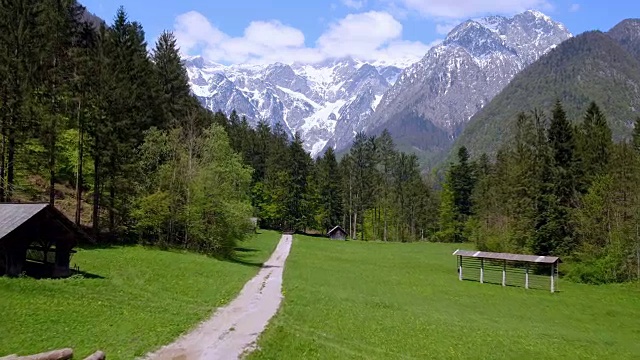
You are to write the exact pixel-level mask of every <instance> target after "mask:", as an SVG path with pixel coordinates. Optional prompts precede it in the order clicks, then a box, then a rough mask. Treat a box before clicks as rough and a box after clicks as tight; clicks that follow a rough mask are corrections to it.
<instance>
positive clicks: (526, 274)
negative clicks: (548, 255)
mask: <svg viewBox="0 0 640 360" xmlns="http://www.w3.org/2000/svg"><path fill="white" fill-rule="evenodd" d="M524 288H525V289H528V288H529V263H527V264H526V266H525V268H524Z"/></svg>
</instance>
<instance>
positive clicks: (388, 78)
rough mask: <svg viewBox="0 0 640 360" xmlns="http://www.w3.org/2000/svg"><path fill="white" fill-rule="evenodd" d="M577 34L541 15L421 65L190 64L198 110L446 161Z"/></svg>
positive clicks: (479, 35) (451, 46)
mask: <svg viewBox="0 0 640 360" xmlns="http://www.w3.org/2000/svg"><path fill="white" fill-rule="evenodd" d="M571 36H572V35H571V33H570V32H569V31H568V30H567V29H566V27H565V26H564V25H562V24H560V23H558V22H555V21H553V20H552V19H551V18H549V17H548V16H546V15H544V14H542V13H540V12H537V11H532V10H530V11H526V12H524V13H521V14H518V15H515V16H514V17H511V18H507V17H502V16H491V17H486V18H481V19H475V20H468V21H466V22H464V23H462V24H460V25H458V26H457V27H455V28H454V29H453V30H452V31H451V32H450V33H449V34H448V35H447V37H446V39H445V40H444V41H443V42H442V43H441V44H440V45H437V46H435V47H433V48H431V49H430V50H429V51H428V52H427V54H425V56H424V57H423V58H422V59H421V60H420V61H418V62H417V63H414V64H403V63H398V64H388V63H387V64H381V63H371V62H365V61H360V60H357V59H352V58H343V59H332V60H326V61H324V62H320V63H315V64H299V63H294V64H290V65H289V64H281V63H277V64H268V65H221V64H215V63H212V62H208V61H206V60H204V59H203V58H201V57H190V58H187V59H185V65H186V67H187V72H188V74H189V78H190V82H191V87H192V90H193V92H194V94H195V95H196V96H197V97H198V98H199V99H200V101H201V103H202V104H203V105H204V106H205V107H207V108H209V109H211V110H214V111H215V110H222V111H224V112H226V113H229V112H231V111H232V110H234V109H235V110H236V111H237V112H238V113H239V114H241V115H244V116H246V117H247V119H248V121H249V123H250V124H253V125H255V124H257V123H258V122H259V121H266V122H268V123H269V124H270V125H272V126H273V125H275V124H276V123H281V124H282V125H283V126H284V128H285V129H286V130H287V131H288V132H289V133H290V134H293V133H295V132H299V133H300V134H301V136H302V138H303V140H304V141H305V146H306V147H307V150H308V151H310V152H311V153H312V155H318V154H319V153H321V152H322V151H323V150H324V149H326V148H327V147H329V146H330V147H333V148H335V149H337V150H341V149H346V148H348V147H349V146H350V144H351V142H352V140H353V138H354V136H355V134H356V133H357V132H361V131H364V132H367V133H370V134H376V133H379V132H381V131H382V129H385V128H386V129H389V131H390V132H391V134H392V136H393V137H394V139H395V140H396V142H397V143H399V145H400V146H401V147H406V148H410V149H412V150H414V151H417V152H422V153H424V157H434V156H439V155H440V156H441V155H442V154H444V153H445V152H446V151H447V150H448V149H449V148H450V147H451V145H452V144H453V141H454V139H455V138H456V137H457V135H458V134H460V133H461V131H462V129H463V128H464V125H465V124H466V123H467V122H468V121H469V119H470V118H471V117H472V116H473V115H474V114H475V113H477V112H478V111H479V110H480V109H482V108H483V107H484V106H485V105H486V104H488V103H489V102H490V101H491V100H492V99H493V97H494V96H495V95H496V94H498V93H499V92H500V91H501V90H502V89H503V88H504V87H505V86H506V85H507V84H508V83H509V81H511V79H512V78H513V77H514V76H515V75H516V74H517V73H519V72H520V71H522V70H523V69H524V68H525V67H526V66H527V65H529V64H531V63H532V62H534V61H535V60H537V59H538V58H539V57H540V56H542V55H543V54H545V53H547V52H548V51H550V50H551V49H553V48H554V47H555V46H557V45H558V44H560V43H561V42H562V41H564V40H566V39H568V38H570V37H571Z"/></svg>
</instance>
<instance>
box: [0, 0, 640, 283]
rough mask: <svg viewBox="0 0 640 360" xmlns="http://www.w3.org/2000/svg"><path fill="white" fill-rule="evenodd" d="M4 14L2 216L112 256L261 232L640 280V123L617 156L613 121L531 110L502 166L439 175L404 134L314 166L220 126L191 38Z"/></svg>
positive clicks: (296, 142) (472, 165)
mask: <svg viewBox="0 0 640 360" xmlns="http://www.w3.org/2000/svg"><path fill="white" fill-rule="evenodd" d="M0 11H1V13H0V22H1V23H2V28H3V29H5V30H4V31H2V32H1V33H0V132H1V133H0V134H1V140H0V141H1V144H0V201H2V202H21V201H47V202H49V203H51V204H53V205H56V206H59V207H62V208H63V210H64V211H65V212H66V213H67V215H68V216H70V217H71V218H72V219H75V222H76V223H77V224H81V225H83V226H85V227H86V228H87V229H88V231H89V232H90V233H92V234H93V236H94V238H95V239H97V241H99V242H113V243H123V242H129V243H141V244H147V245H155V246H161V247H177V248H184V249H189V250H193V251H196V252H202V253H206V254H209V255H214V256H220V257H229V256H232V255H233V253H234V249H235V248H236V247H237V245H238V244H239V243H240V242H241V241H242V240H243V239H244V238H245V237H246V235H247V233H249V232H250V231H251V230H252V226H251V222H250V218H252V217H256V218H258V219H259V220H258V221H259V226H260V227H261V228H268V229H275V230H281V231H297V232H306V233H311V234H322V235H324V234H326V232H327V231H328V230H329V229H331V228H333V227H335V226H337V225H340V226H342V227H343V228H344V230H345V231H346V232H347V233H348V237H349V238H351V239H357V240H363V241H397V242H415V241H438V242H457V243H466V242H472V243H474V244H475V246H476V247H477V248H478V249H480V250H488V251H496V252H518V253H532V254H538V255H549V254H552V255H558V256H562V257H563V260H564V261H565V263H566V267H563V272H565V275H567V276H569V277H570V278H572V279H574V280H576V281H579V282H587V283H609V282H624V281H629V280H632V279H637V278H638V277H640V237H639V226H640V188H639V187H638V184H639V183H640V119H638V120H636V122H635V127H634V126H633V125H632V126H630V128H629V129H630V130H629V136H628V137H627V138H626V140H622V141H620V142H614V140H613V137H612V131H611V129H610V128H609V125H608V123H607V117H606V115H607V114H605V113H603V112H602V111H601V110H600V109H599V107H598V105H597V104H596V103H592V104H591V105H590V106H589V107H588V108H586V109H584V111H583V116H582V118H579V119H573V118H568V117H567V115H566V113H565V110H564V109H563V104H562V103H560V102H559V101H558V102H557V103H556V104H555V106H554V107H553V108H551V109H520V110H521V111H522V113H521V114H520V115H518V118H517V124H516V129H515V132H514V133H515V135H514V136H513V137H512V138H509V139H504V140H505V141H504V143H503V144H502V146H501V148H500V150H499V151H497V152H496V153H493V154H473V153H469V152H468V151H467V149H466V148H465V147H464V146H461V147H459V148H457V149H455V151H456V154H457V159H456V161H455V162H454V163H452V164H446V165H444V166H442V167H441V168H438V169H435V170H433V171H426V170H424V169H423V168H422V167H421V164H420V162H419V160H418V157H417V156H416V155H414V154H412V153H405V152H402V151H400V150H398V148H397V147H396V146H395V144H394V141H393V139H392V137H391V134H390V133H389V132H388V131H383V132H382V133H381V134H380V135H378V136H372V135H368V134H365V133H359V134H357V135H356V138H355V140H354V142H353V144H352V146H351V147H350V149H349V150H348V151H347V152H344V153H335V152H334V150H333V149H331V148H329V149H328V150H326V152H324V153H323V154H321V155H320V156H319V157H318V158H316V159H314V158H312V157H311V155H310V154H309V153H308V152H306V151H305V149H304V147H303V142H302V140H301V138H300V136H298V135H294V136H290V135H289V134H288V133H287V132H286V130H285V129H284V128H283V127H282V126H274V127H270V126H269V125H268V123H266V122H264V121H262V122H260V123H258V125H257V126H256V127H252V126H250V125H249V122H248V120H247V119H246V118H244V117H242V116H239V115H238V114H237V113H236V112H235V111H234V112H231V113H230V114H225V113H222V112H221V111H218V112H212V111H209V110H206V109H204V108H203V107H202V106H201V104H200V103H199V101H198V100H197V99H196V98H195V97H194V96H193V95H192V93H191V91H190V87H189V79H188V76H187V72H186V69H185V68H184V65H183V62H182V60H181V57H180V53H179V49H178V46H177V44H176V39H175V37H174V35H173V34H172V33H171V32H165V33H163V34H162V35H161V36H160V37H159V38H158V39H157V42H156V43H155V44H151V45H149V44H147V43H146V40H145V32H144V30H143V26H142V24H140V23H138V22H136V21H133V20H131V19H129V18H128V16H127V13H126V12H125V10H124V9H123V8H120V10H118V12H117V13H116V14H115V16H114V18H113V19H112V21H111V22H110V23H109V24H105V23H102V22H101V21H97V20H95V19H90V18H87V17H86V16H83V14H85V12H84V9H83V8H82V7H81V6H80V5H78V4H77V3H76V2H75V1H73V0H42V1H37V2H35V1H28V0H15V1H3V3H2V6H1V7H0ZM149 49H151V50H149ZM632 132H633V133H632ZM69 194H71V195H69ZM69 199H72V201H70V200H69Z"/></svg>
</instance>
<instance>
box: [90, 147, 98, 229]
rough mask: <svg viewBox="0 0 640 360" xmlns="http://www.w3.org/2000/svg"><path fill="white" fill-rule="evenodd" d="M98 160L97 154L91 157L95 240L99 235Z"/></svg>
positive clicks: (92, 217) (92, 216)
mask: <svg viewBox="0 0 640 360" xmlns="http://www.w3.org/2000/svg"><path fill="white" fill-rule="evenodd" d="M99 164H100V161H98V156H95V158H94V159H93V171H94V173H93V214H91V220H92V223H93V224H92V225H93V235H94V237H95V238H96V240H97V239H98V238H99V236H100V171H99V170H100V166H99Z"/></svg>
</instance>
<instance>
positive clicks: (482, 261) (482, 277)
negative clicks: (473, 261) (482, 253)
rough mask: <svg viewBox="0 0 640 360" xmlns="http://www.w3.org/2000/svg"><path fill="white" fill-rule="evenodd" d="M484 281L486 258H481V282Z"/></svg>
mask: <svg viewBox="0 0 640 360" xmlns="http://www.w3.org/2000/svg"><path fill="white" fill-rule="evenodd" d="M483 283H484V259H480V284H483Z"/></svg>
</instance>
